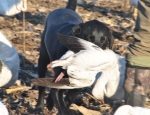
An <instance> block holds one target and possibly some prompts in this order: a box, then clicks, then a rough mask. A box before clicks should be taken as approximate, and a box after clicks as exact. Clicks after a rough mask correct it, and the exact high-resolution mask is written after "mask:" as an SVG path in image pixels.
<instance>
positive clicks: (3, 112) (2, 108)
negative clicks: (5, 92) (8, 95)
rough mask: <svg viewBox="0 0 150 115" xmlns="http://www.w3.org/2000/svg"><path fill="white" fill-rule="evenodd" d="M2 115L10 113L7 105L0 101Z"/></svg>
mask: <svg viewBox="0 0 150 115" xmlns="http://www.w3.org/2000/svg"><path fill="white" fill-rule="evenodd" d="M0 115H9V114H8V110H7V108H6V106H5V105H4V104H3V103H2V102H1V101H0Z"/></svg>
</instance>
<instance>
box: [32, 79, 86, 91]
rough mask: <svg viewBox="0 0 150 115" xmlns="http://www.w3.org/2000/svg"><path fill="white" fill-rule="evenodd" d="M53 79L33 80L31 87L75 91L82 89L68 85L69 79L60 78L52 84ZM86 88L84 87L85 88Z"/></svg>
mask: <svg viewBox="0 0 150 115" xmlns="http://www.w3.org/2000/svg"><path fill="white" fill-rule="evenodd" d="M54 81H55V78H35V79H32V83H33V85H36V86H43V87H50V88H57V89H77V88H83V86H77V85H76V86H74V85H72V84H70V82H69V78H62V79H61V80H60V81H59V82H54ZM85 87H86V86H85Z"/></svg>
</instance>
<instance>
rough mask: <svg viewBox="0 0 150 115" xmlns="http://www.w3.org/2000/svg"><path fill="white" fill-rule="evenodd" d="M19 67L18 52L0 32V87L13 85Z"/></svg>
mask: <svg viewBox="0 0 150 115" xmlns="http://www.w3.org/2000/svg"><path fill="white" fill-rule="evenodd" d="M19 67H20V60H19V55H18V52H17V51H16V49H15V48H14V46H12V45H11V43H10V42H9V41H8V40H7V38H6V37H5V36H4V35H3V33H1V32H0V87H10V86H11V85H13V84H14V83H15V81H16V80H17V79H18V73H19Z"/></svg>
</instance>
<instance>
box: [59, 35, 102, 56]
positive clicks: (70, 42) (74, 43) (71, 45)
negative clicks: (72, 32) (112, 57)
mask: <svg viewBox="0 0 150 115" xmlns="http://www.w3.org/2000/svg"><path fill="white" fill-rule="evenodd" d="M58 38H59V40H60V42H61V43H62V44H63V45H65V46H66V47H67V48H68V49H69V50H71V51H73V52H74V53H78V52H79V51H80V50H97V49H100V47H98V46H97V45H95V44H93V43H91V42H88V41H86V40H83V39H81V38H78V37H75V36H69V35H63V34H58Z"/></svg>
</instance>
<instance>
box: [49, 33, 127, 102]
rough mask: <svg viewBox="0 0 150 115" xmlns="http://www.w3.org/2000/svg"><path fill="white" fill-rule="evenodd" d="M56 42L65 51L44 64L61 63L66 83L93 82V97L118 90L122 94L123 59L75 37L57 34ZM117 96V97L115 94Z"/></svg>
mask: <svg viewBox="0 0 150 115" xmlns="http://www.w3.org/2000/svg"><path fill="white" fill-rule="evenodd" d="M59 38H60V41H61V42H62V44H64V45H65V46H66V47H67V48H68V49H69V51H68V52H66V54H64V55H63V56H62V57H61V58H60V59H59V60H56V61H53V62H52V63H51V64H50V65H49V66H48V67H52V68H54V67H58V66H61V67H62V68H63V69H66V70H67V74H68V76H69V82H70V86H74V88H79V87H80V88H81V87H89V86H91V85H93V86H94V87H93V90H92V94H93V95H94V96H95V97H96V98H97V99H103V98H104V96H106V97H113V98H114V99H115V98H116V97H114V96H115V93H116V92H117V91H119V90H121V91H122V92H123V93H122V98H123V97H124V90H123V88H122V87H123V81H124V72H125V59H124V58H123V57H121V56H119V55H117V54H115V53H114V52H113V51H111V50H109V49H107V50H102V49H101V48H100V47H98V46H97V45H95V44H93V43H91V42H88V41H85V40H82V39H80V38H77V37H73V36H68V35H60V34H59ZM99 73H100V74H101V75H100V74H99ZM118 98H120V97H118Z"/></svg>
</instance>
